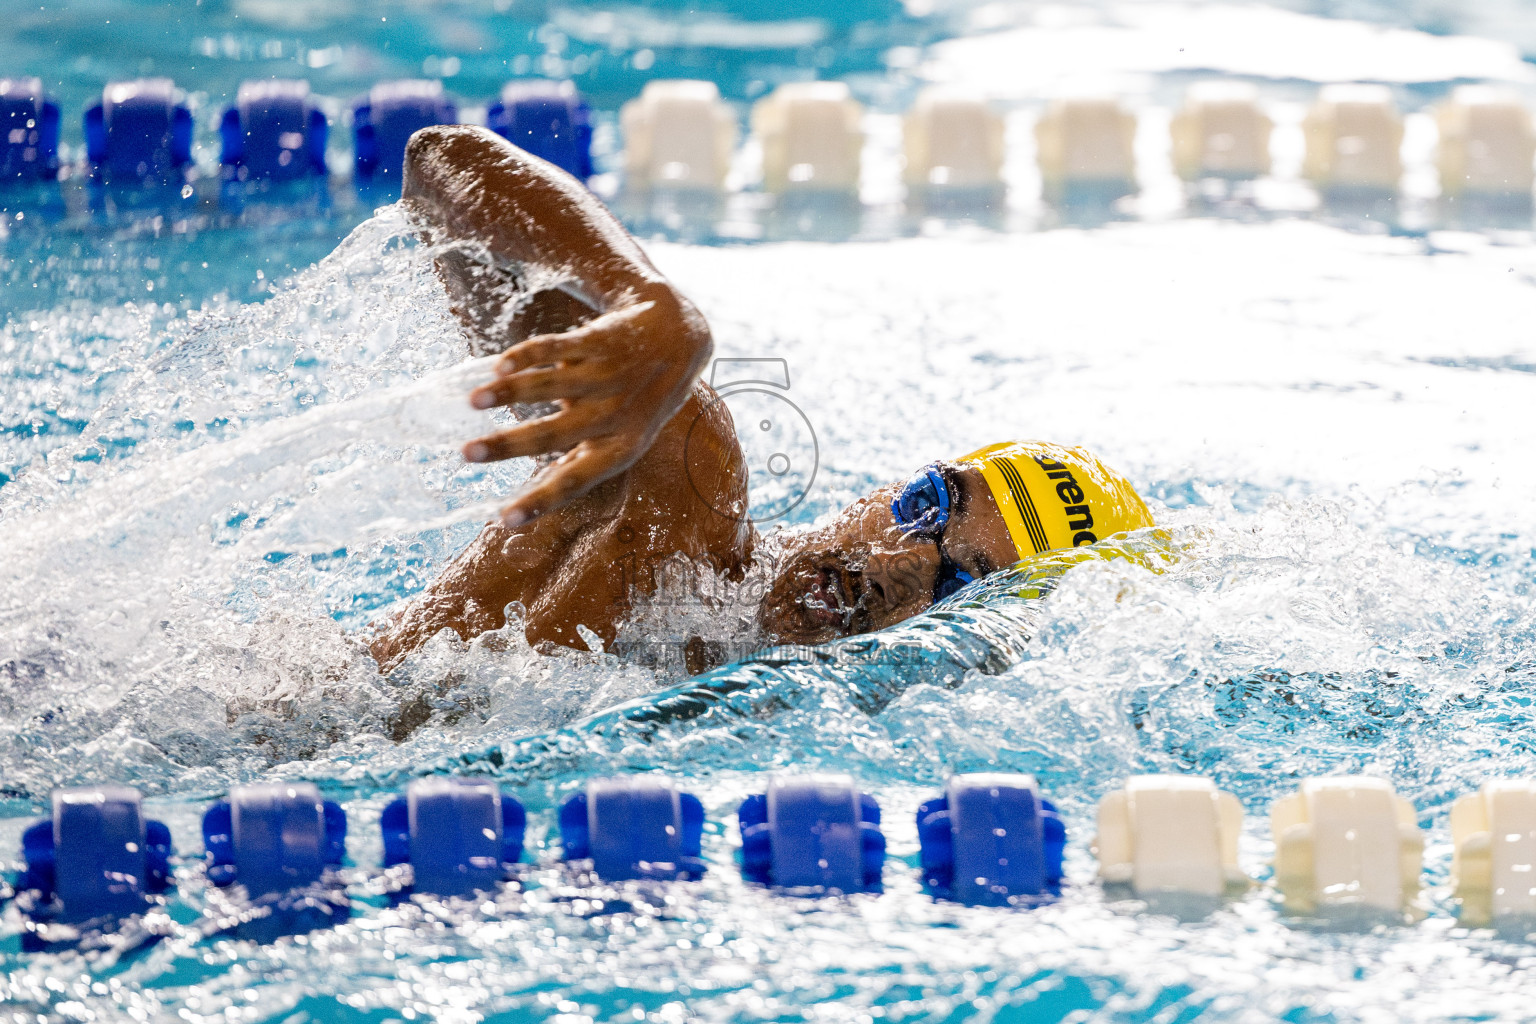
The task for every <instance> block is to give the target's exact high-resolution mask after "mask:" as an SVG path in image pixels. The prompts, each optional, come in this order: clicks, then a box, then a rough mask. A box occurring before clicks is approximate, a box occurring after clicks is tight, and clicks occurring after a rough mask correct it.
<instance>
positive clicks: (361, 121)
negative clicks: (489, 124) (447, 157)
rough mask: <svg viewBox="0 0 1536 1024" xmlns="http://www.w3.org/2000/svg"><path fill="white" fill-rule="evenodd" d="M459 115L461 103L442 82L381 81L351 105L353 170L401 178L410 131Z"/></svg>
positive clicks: (373, 176) (448, 121) (362, 176)
mask: <svg viewBox="0 0 1536 1024" xmlns="http://www.w3.org/2000/svg"><path fill="white" fill-rule="evenodd" d="M458 119H459V110H458V107H457V106H455V105H454V103H453V101H452V100H451V99H449V98H448V97H447V95H445V94H444V93H443V83H441V82H436V81H430V80H426V79H401V80H399V81H395V82H380V83H379V84H378V85H375V86H374V87H373V88H372V89H370V90H369V91H368V95H367V97H365V98H364V99H362V100H359V101H358V102H357V103H356V104H355V105H354V106H353V108H352V147H353V155H352V160H353V171H354V173H355V174H356V176H357V177H358V178H359V179H360V180H363V181H371V180H374V179H379V178H392V179H394V180H396V181H398V180H399V178H400V172H401V170H402V168H403V166H404V163H405V144H406V142H408V141H409V140H410V137H411V135H412V134H413V133H415V132H417V131H420V130H421V129H423V128H427V127H430V126H432V125H435V124H454V123H456V122H457V121H458Z"/></svg>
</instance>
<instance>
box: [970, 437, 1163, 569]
mask: <svg viewBox="0 0 1536 1024" xmlns="http://www.w3.org/2000/svg"><path fill="white" fill-rule="evenodd" d="M958 461H959V462H961V463H963V464H969V465H972V466H977V467H979V468H980V469H981V475H982V476H983V477H984V478H985V479H986V481H987V486H988V487H990V488H992V499H993V500H994V501H996V502H997V510H998V511H999V512H1001V513H1002V514H1003V521H1004V522H1006V523H1007V524H1008V534H1009V536H1011V537H1012V538H1013V546H1014V547H1015V548H1016V549H1017V550H1018V552H1019V557H1020V558H1029V557H1031V556H1033V555H1038V554H1041V553H1043V552H1046V551H1052V550H1055V549H1057V548H1072V547H1079V546H1081V545H1083V544H1092V543H1094V542H1095V541H1098V540H1102V539H1103V538H1105V537H1108V536H1110V535H1112V534H1116V533H1123V532H1124V531H1126V530H1135V529H1139V528H1141V527H1143V526H1151V525H1153V524H1152V513H1151V512H1149V511H1147V505H1146V502H1144V501H1142V500H1141V496H1140V495H1139V494H1137V493H1136V491H1135V490H1134V489H1133V488H1132V487H1131V484H1130V481H1128V480H1126V478H1125V477H1123V476H1121V475H1120V474H1119V473H1116V472H1115V471H1114V470H1112V469H1110V468H1109V467H1108V466H1106V465H1104V463H1102V462H1100V461H1099V457H1098V456H1097V455H1094V454H1093V453H1092V452H1090V451H1088V449H1086V448H1065V447H1063V446H1061V445H1059V444H1051V443H1049V442H1047V441H1005V442H1003V443H1002V444H994V445H988V446H987V447H985V448H982V449H980V450H979V451H974V452H972V453H971V454H969V455H964V456H961V458H960V459H959V460H958Z"/></svg>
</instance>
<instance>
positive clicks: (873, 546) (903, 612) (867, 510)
mask: <svg viewBox="0 0 1536 1024" xmlns="http://www.w3.org/2000/svg"><path fill="white" fill-rule="evenodd" d="M939 469H940V472H941V474H942V475H943V477H944V479H945V482H946V483H947V484H948V486H949V493H950V502H951V506H950V513H949V523H948V525H947V526H946V527H945V529H944V531H943V535H942V536H941V537H940V538H939V539H938V540H937V541H935V540H934V539H933V538H931V537H920V536H916V535H913V534H908V533H903V532H902V531H901V530H900V529H898V528H897V526H896V519H895V516H893V515H892V514H891V499H892V498H894V497H895V496H896V494H897V492H898V491H899V490H900V489H901V487H902V484H903V483H905V481H902V483H894V484H889V485H887V486H885V487H881V488H880V489H879V490H877V491H875V492H874V493H873V494H870V495H868V496H867V497H864V498H860V499H859V500H858V501H856V502H854V503H853V504H852V505H850V506H849V507H848V508H846V509H844V510H843V511H842V513H841V514H840V515H839V516H838V517H837V518H836V519H835V520H833V521H832V522H831V523H829V524H827V525H826V526H824V527H821V528H820V529H816V530H811V531H809V532H807V533H803V534H798V535H793V536H791V537H789V538H787V539H786V543H785V555H784V560H783V562H782V563H781V564H780V565H779V566H778V567H777V571H776V572H775V574H774V579H773V583H772V585H771V586H770V587H769V590H768V595H767V597H766V598H765V599H764V601H763V605H762V610H761V612H760V618H761V620H762V624H763V626H764V628H766V629H767V630H768V631H769V632H770V633H772V634H774V635H775V636H776V637H777V638H778V640H779V642H780V643H802V644H812V643H822V642H824V641H827V640H831V639H834V638H836V637H840V636H851V635H854V634H857V633H868V632H872V631H874V630H877V629H883V628H885V627H886V626H890V625H894V624H895V623H897V622H901V621H902V620H903V619H908V618H911V617H912V616H913V615H916V614H917V613H918V612H920V611H922V610H923V609H925V608H927V607H929V606H930V605H932V604H933V599H934V588H935V587H936V586H937V585H938V583H939V581H940V578H941V573H942V569H943V563H944V560H945V559H946V558H947V559H948V560H949V561H950V562H952V563H953V564H954V565H955V566H958V567H959V568H960V569H963V570H964V571H966V572H968V573H970V574H971V575H972V576H973V577H975V578H976V579H981V578H982V577H983V576H986V575H987V574H989V573H991V572H994V571H995V570H997V569H1000V568H1003V567H1004V566H1008V565H1012V564H1013V563H1014V562H1016V561H1017V560H1018V554H1017V553H1016V551H1015V550H1014V546H1013V541H1012V540H1011V539H1010V538H1009V536H1008V526H1007V524H1006V523H1005V522H1004V521H1003V517H1002V514H1001V513H999V512H998V510H997V504H996V503H995V502H994V501H993V500H992V492H991V489H990V488H988V487H987V482H986V480H984V479H983V478H982V475H981V470H979V469H977V468H976V467H975V466H970V465H960V464H959V463H949V462H946V463H940V464H939Z"/></svg>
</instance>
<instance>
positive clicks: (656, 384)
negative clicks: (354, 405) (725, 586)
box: [373, 125, 754, 670]
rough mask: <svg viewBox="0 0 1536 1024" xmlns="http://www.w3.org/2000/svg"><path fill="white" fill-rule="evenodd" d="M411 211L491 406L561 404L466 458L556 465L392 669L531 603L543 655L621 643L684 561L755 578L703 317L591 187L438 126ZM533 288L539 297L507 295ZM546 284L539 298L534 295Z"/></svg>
mask: <svg viewBox="0 0 1536 1024" xmlns="http://www.w3.org/2000/svg"><path fill="white" fill-rule="evenodd" d="M403 202H404V204H405V206H406V208H407V209H408V211H409V213H410V215H411V217H412V218H413V219H414V221H415V222H416V225H417V228H418V230H419V232H420V233H421V234H422V236H423V238H424V239H425V240H426V241H428V242H429V243H430V244H432V245H433V246H434V247H436V248H437V250H438V253H439V255H438V256H437V259H436V265H437V269H438V272H439V275H440V276H441V277H442V279H443V283H444V286H445V288H446V289H447V291H448V294H449V297H450V299H451V300H452V302H453V304H454V306H453V308H454V312H455V314H456V315H457V316H458V317H459V319H460V321H461V322H462V323H463V324H464V327H465V330H466V333H467V334H468V336H469V340H470V346H471V348H472V350H474V351H475V352H480V353H484V352H502V353H503V354H502V356H501V359H500V360H499V361H498V363H497V365H496V377H495V379H494V380H493V381H491V382H490V383H488V384H486V385H484V386H482V387H479V388H477V389H475V391H473V392H472V393H471V395H470V400H471V402H472V403H473V404H474V405H476V406H477V407H478V408H486V409H489V408H494V407H497V406H510V405H513V404H515V403H536V402H544V403H554V404H555V406H556V410H555V411H554V412H553V413H550V414H549V415H544V416H540V417H539V418H537V419H532V420H527V421H524V422H521V423H518V424H516V425H515V426H512V427H510V428H508V429H506V430H501V431H498V432H496V433H492V434H489V435H487V436H485V437H482V438H479V439H477V440H474V441H471V442H469V443H468V444H466V445H465V446H464V455H465V458H466V459H468V460H470V461H472V462H490V461H496V460H499V459H509V458H515V457H518V456H535V457H537V456H551V455H553V456H555V457H554V458H553V459H551V460H549V461H546V462H545V463H544V464H543V465H541V467H540V469H539V470H538V472H537V473H536V474H535V476H534V479H533V480H532V481H531V482H530V484H529V485H528V486H527V487H526V488H525V489H524V490H523V491H522V492H521V493H520V494H518V495H516V496H515V497H514V498H513V499H512V501H511V502H510V503H509V504H508V505H507V506H506V507H505V508H504V509H503V511H502V514H501V518H500V520H499V521H498V522H494V523H491V524H489V525H487V527H486V528H485V530H484V531H483V532H482V533H481V534H480V536H479V537H478V538H477V539H476V540H475V541H474V543H473V544H471V545H470V546H469V547H468V548H467V549H465V551H463V552H462V553H461V554H460V555H459V556H458V557H457V558H456V559H455V560H454V562H453V563H452V564H451V565H450V566H449V567H448V568H447V569H446V570H445V571H444V572H443V573H442V575H440V576H439V577H438V579H437V580H436V581H434V582H433V584H432V585H431V586H430V587H429V588H428V589H427V590H426V591H425V592H424V593H423V594H422V595H421V596H420V597H419V598H417V600H416V601H415V602H413V603H412V604H411V605H410V606H409V607H408V608H407V609H406V610H405V611H404V612H402V613H401V614H400V615H399V616H397V617H396V618H395V619H394V620H393V621H392V622H391V623H390V624H389V627H388V628H387V629H386V631H385V632H383V633H382V634H381V635H380V636H379V637H378V638H377V639H376V640H375V641H374V643H373V653H374V656H375V657H376V658H378V660H379V663H380V666H381V667H382V668H383V669H385V670H388V669H389V668H391V667H393V666H394V665H396V664H398V663H399V661H400V660H402V659H403V658H404V657H405V656H406V655H407V654H409V653H410V652H411V651H413V650H415V649H416V648H417V647H419V646H421V644H423V643H425V642H426V641H427V640H428V639H430V638H431V637H432V636H433V635H435V634H436V633H437V632H439V631H440V630H442V629H444V628H448V629H452V630H453V631H454V632H455V633H457V634H458V635H459V636H460V637H462V638H464V639H466V640H467V639H470V638H472V637H474V636H477V635H479V634H480V633H483V632H485V631H487V630H492V629H500V628H501V627H502V626H504V625H505V621H506V620H505V614H504V610H505V608H506V607H507V605H508V604H510V603H511V602H514V601H515V602H520V603H521V604H522V605H523V607H524V609H525V612H526V619H525V632H526V635H527V639H528V641H529V642H530V643H532V644H535V645H537V646H547V645H549V644H558V645H562V646H568V647H577V648H582V647H585V646H586V644H585V642H584V641H583V639H582V638H581V636H580V633H579V631H578V630H577V629H576V627H577V626H578V625H584V626H586V627H587V628H589V629H591V630H592V631H593V632H595V633H596V634H597V635H598V636H599V637H601V638H602V639H603V640H604V642H607V643H611V642H612V641H613V639H614V637H615V635H616V632H617V626H618V623H619V621H620V620H621V619H622V618H623V616H624V615H625V613H626V612H627V611H628V608H629V600H630V595H631V594H632V593H633V592H634V591H635V590H639V591H641V592H647V591H649V590H650V589H652V587H653V586H654V580H653V578H652V571H653V570H654V569H655V568H656V567H657V566H659V565H660V564H661V563H662V562H664V561H666V560H667V559H668V558H671V557H675V556H677V555H682V556H685V557H687V558H689V559H692V560H694V561H696V562H703V563H707V564H708V565H709V566H711V567H712V568H713V569H714V570H715V571H717V572H724V573H727V574H729V575H732V576H739V574H740V573H741V572H742V571H744V568H745V565H746V563H747V561H748V559H749V558H750V557H751V549H752V544H753V539H754V534H753V531H752V527H751V524H750V522H749V521H747V520H746V519H745V517H728V516H722V515H720V514H719V513H717V512H715V511H714V509H717V508H726V509H729V508H733V507H736V508H745V507H746V504H747V497H746V494H747V473H746V468H745V465H744V464H743V461H742V457H741V451H740V447H739V445H738V444H737V441H736V434H735V429H734V427H733V425H732V424H731V421H730V414H729V413H728V412H727V411H726V410H725V408H724V404H723V403H721V402H718V401H715V400H714V395H713V393H712V392H711V391H710V390H709V388H708V386H707V385H705V384H703V383H702V382H700V381H699V380H698V375H699V371H700V370H701V369H702V367H703V366H704V365H705V364H706V363H707V361H708V359H709V356H710V353H711V350H712V342H711V339H710V335H709V328H708V326H707V324H705V322H704V318H703V317H702V316H701V315H700V314H699V312H698V311H697V310H696V309H695V308H694V307H693V305H692V303H690V302H688V300H687V299H686V298H684V297H683V296H682V295H681V294H679V293H678V292H677V290H676V289H675V288H674V287H673V286H672V285H671V283H670V282H668V281H667V279H666V278H665V277H663V276H662V275H661V273H660V272H658V271H657V270H656V269H655V267H653V266H652V265H651V263H650V261H649V260H648V259H646V257H645V254H644V253H643V252H642V251H641V250H640V247H639V246H638V245H637V244H636V243H635V241H634V239H633V238H631V237H630V236H629V234H628V232H626V231H625V230H624V228H623V226H622V225H620V224H619V223H618V221H617V220H615V219H614V217H613V215H612V214H610V213H609V212H608V210H607V209H606V208H605V207H604V206H603V205H602V203H600V202H599V201H598V200H597V199H596V197H594V196H593V195H592V194H591V193H590V192H589V191H588V190H587V189H586V187H585V186H583V185H582V184H581V183H580V182H578V181H576V180H575V179H574V178H572V177H570V176H569V175H568V174H566V173H565V172H564V171H561V170H560V169H558V168H556V167H554V166H552V165H551V164H548V163H545V162H544V161H542V160H539V159H537V158H536V157H533V156H531V155H529V154H527V153H525V152H523V151H522V150H520V149H518V148H517V147H516V146H513V145H512V144H511V143H509V142H507V141H505V140H504V139H502V138H500V137H499V136H497V135H495V134H493V133H491V132H489V131H487V130H485V129H483V128H477V127H473V126H468V125H451V126H440V127H435V128H426V129H423V130H422V131H419V132H417V133H416V134H415V135H414V136H412V138H411V142H410V145H409V146H408V147H407V150H406V163H405V176H404V190H403ZM519 281H521V282H523V283H524V285H528V283H529V282H533V284H532V285H531V287H533V288H534V289H535V290H534V292H533V294H527V293H526V291H524V292H521V293H519V294H516V295H509V286H510V287H512V288H513V290H514V291H515V290H516V288H517V283H518V282H519ZM538 282H544V283H545V287H544V288H543V289H542V290H538V284H537V283H538Z"/></svg>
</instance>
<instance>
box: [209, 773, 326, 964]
mask: <svg viewBox="0 0 1536 1024" xmlns="http://www.w3.org/2000/svg"><path fill="white" fill-rule="evenodd" d="M346 839H347V815H346V812H345V811H343V810H342V809H341V806H340V805H339V804H336V803H334V802H332V801H330V800H322V799H321V797H320V790H319V789H318V788H317V787H316V786H315V785H314V784H313V783H310V782H271V783H259V784H256V785H250V786H238V787H236V788H235V789H234V790H233V791H232V792H231V793H230V795H229V799H228V800H221V801H219V802H218V803H216V804H214V805H213V806H212V807H210V808H208V811H207V813H206V814H204V815H203V846H204V849H205V850H206V851H207V854H206V856H207V861H208V881H210V882H212V883H213V885H214V886H216V887H218V888H220V889H230V890H231V891H230V892H229V893H228V894H227V896H226V899H225V903H226V905H223V906H221V907H219V908H218V913H217V914H216V918H217V920H215V921H214V922H212V925H213V926H214V927H215V928H217V929H219V930H226V929H227V930H232V931H234V932H235V933H236V934H238V935H240V936H241V937H245V938H253V939H257V940H258V941H269V940H270V939H272V938H275V937H276V936H278V935H290V934H297V933H300V932H306V931H312V930H313V929H315V928H321V927H326V926H329V925H332V924H336V923H338V922H340V921H343V920H345V919H346V918H347V917H348V915H349V914H350V912H351V905H350V903H349V902H348V900H347V895H346V889H345V885H344V883H343V882H342V881H341V880H340V879H339V878H338V877H337V875H336V873H335V870H336V869H337V868H339V867H340V866H341V862H342V860H343V858H344V856H345V853H346ZM237 885H238V888H235V887H236V886H237Z"/></svg>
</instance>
